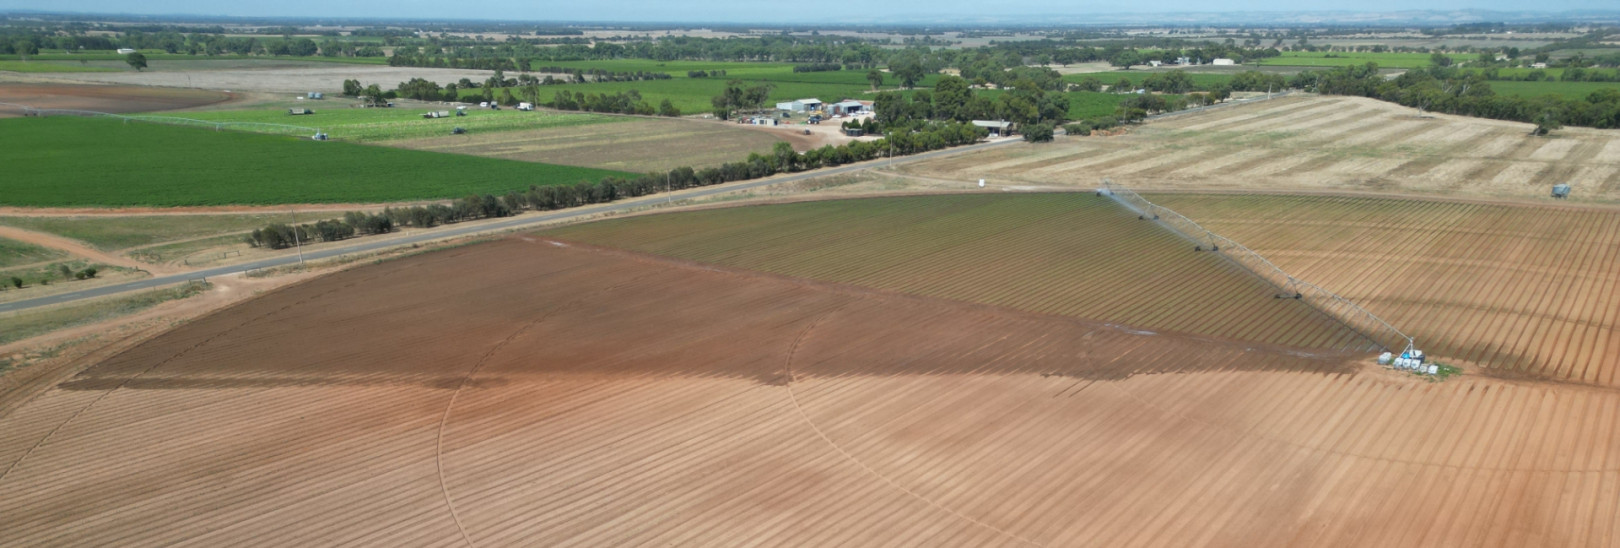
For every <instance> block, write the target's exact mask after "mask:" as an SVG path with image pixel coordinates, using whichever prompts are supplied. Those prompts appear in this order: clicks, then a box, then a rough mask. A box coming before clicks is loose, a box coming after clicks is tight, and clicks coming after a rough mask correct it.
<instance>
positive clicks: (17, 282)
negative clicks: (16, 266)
mask: <svg viewBox="0 0 1620 548" xmlns="http://www.w3.org/2000/svg"><path fill="white" fill-rule="evenodd" d="M11 285H12V286H13V287H16V288H17V289H22V286H23V282H22V278H18V277H16V276H12V277H11Z"/></svg>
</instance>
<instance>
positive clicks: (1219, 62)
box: [1209, 57, 1237, 66]
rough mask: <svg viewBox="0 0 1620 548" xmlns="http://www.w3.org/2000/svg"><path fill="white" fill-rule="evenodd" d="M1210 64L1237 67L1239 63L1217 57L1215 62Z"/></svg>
mask: <svg viewBox="0 0 1620 548" xmlns="http://www.w3.org/2000/svg"><path fill="white" fill-rule="evenodd" d="M1209 64H1211V65H1219V66H1229V65H1236V64H1237V61H1233V60H1231V59H1227V58H1225V57H1217V58H1215V59H1214V60H1212V61H1210V62H1209Z"/></svg>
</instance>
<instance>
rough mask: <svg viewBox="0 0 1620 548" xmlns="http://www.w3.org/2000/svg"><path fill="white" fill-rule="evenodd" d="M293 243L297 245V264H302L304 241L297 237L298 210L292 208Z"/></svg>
mask: <svg viewBox="0 0 1620 548" xmlns="http://www.w3.org/2000/svg"><path fill="white" fill-rule="evenodd" d="M292 220H293V224H292V233H293V245H296V246H297V247H298V266H304V242H303V240H302V239H301V238H299V237H298V210H296V209H294V210H292Z"/></svg>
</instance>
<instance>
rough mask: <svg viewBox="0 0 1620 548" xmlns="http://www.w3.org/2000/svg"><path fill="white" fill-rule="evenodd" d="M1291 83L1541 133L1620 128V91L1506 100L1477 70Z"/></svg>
mask: <svg viewBox="0 0 1620 548" xmlns="http://www.w3.org/2000/svg"><path fill="white" fill-rule="evenodd" d="M1289 85H1290V86H1291V87H1293V88H1296V89H1303V90H1309V91H1315V92H1318V93H1325V94H1331V95H1357V96H1362V97H1371V98H1374V99H1381V100H1384V101H1389V102H1392V103H1398V104H1401V105H1405V106H1409V107H1413V108H1416V109H1418V110H1421V111H1434V112H1443V113H1447V114H1460V115H1464V116H1476V117H1480V118H1492V119H1497V120H1511V121H1516V122H1529V123H1533V124H1537V126H1538V127H1537V130H1536V132H1537V133H1545V132H1547V131H1550V130H1552V129H1557V128H1558V127H1561V126H1564V125H1574V126H1588V127H1595V128H1602V129H1610V128H1620V89H1600V90H1597V91H1594V92H1592V93H1590V94H1588V95H1587V96H1586V97H1584V98H1581V99H1566V98H1564V97H1560V96H1557V95H1544V96H1540V97H1522V96H1518V95H1506V96H1504V95H1497V94H1496V93H1495V92H1493V91H1492V90H1491V87H1490V83H1489V81H1487V80H1486V79H1485V76H1484V75H1483V74H1480V73H1478V72H1470V71H1460V70H1456V69H1453V68H1449V67H1431V68H1430V69H1429V70H1409V71H1406V72H1405V73H1403V74H1401V75H1400V76H1398V77H1396V78H1393V79H1385V78H1384V77H1383V76H1382V75H1381V74H1379V72H1378V64H1377V63H1367V64H1365V65H1353V66H1347V67H1339V68H1335V69H1332V70H1327V71H1310V72H1301V73H1299V74H1297V75H1295V76H1294V77H1293V78H1291V79H1290V80H1289Z"/></svg>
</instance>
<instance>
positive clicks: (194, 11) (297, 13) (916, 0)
mask: <svg viewBox="0 0 1620 548" xmlns="http://www.w3.org/2000/svg"><path fill="white" fill-rule="evenodd" d="M446 6H447V4H445V3H444V2H438V1H425V0H400V1H389V2H382V1H376V0H363V1H358V2H341V3H333V2H324V1H316V0H288V1H285V2H280V3H275V4H257V3H256V4H222V3H219V2H211V1H201V0H176V1H169V2H141V3H130V2H116V1H109V0H64V1H59V2H56V3H53V4H52V5H51V6H50V7H49V8H48V9H42V8H41V7H40V5H39V4H37V3H23V2H12V1H4V0H0V11H19V12H41V13H82V14H97V15H132V16H175V17H179V16H184V17H249V18H289V19H295V18H344V19H381V20H390V19H391V20H401V19H423V20H451V19H455V20H509V21H537V22H538V21H549V22H616V23H705V22H710V23H756V24H788V25H791V24H796V23H797V24H827V23H841V24H850V25H861V24H870V25H883V24H904V23H911V22H927V23H942V22H957V23H964V24H971V23H974V22H996V23H1017V22H1020V21H1021V20H1022V23H1026V24H1038V23H1053V24H1074V23H1082V22H1084V21H1081V20H1080V19H1084V18H1087V17H1095V18H1098V19H1102V20H1110V19H1132V18H1136V17H1141V16H1162V17H1166V18H1170V19H1186V18H1189V17H1190V16H1194V15H1221V14H1224V15H1246V16H1250V17H1251V18H1253V20H1255V21H1257V22H1260V21H1268V20H1275V19H1300V18H1302V17H1303V18H1304V19H1306V20H1308V19H1310V18H1311V16H1312V15H1316V16H1320V18H1321V19H1323V20H1326V21H1332V20H1336V19H1334V17H1332V16H1334V15H1338V16H1345V15H1352V14H1353V15H1357V16H1358V17H1351V18H1347V19H1338V20H1356V21H1366V20H1368V19H1369V18H1368V17H1365V16H1367V15H1379V14H1383V15H1386V16H1388V18H1390V19H1395V20H1398V19H1400V18H1401V16H1403V15H1410V14H1413V13H1417V12H1442V13H1443V12H1457V11H1465V10H1483V11H1495V12H1504V13H1512V14H1546V15H1557V14H1560V13H1565V12H1572V11H1604V12H1613V11H1615V10H1616V6H1615V5H1614V3H1613V2H1612V1H1611V0H1551V1H1548V2H1541V3H1537V4H1536V5H1535V8H1534V9H1528V8H1526V6H1525V5H1524V4H1523V3H1518V2H1511V1H1506V0H1469V1H1449V0H1438V1H1435V0H1430V1H1419V2H1403V1H1397V0H1369V1H1367V2H1363V3H1359V4H1356V5H1354V6H1353V7H1352V6H1347V5H1346V4H1344V3H1340V2H1324V1H1320V0H1307V1H1305V2H1285V1H1281V0H1234V1H1230V2H1223V3H1219V4H1211V3H1208V2H1195V1H1191V0H1141V1H1132V2H1123V1H1119V2H1113V1H1094V2H1084V3H1074V2H1063V1H1059V0H1028V1H1025V2H1020V3H1019V4H1018V5H1016V6H1005V5H1002V6H995V7H994V8H990V7H988V5H987V4H985V3H984V2H978V1H968V0H935V1H928V2H923V1H920V0H899V1H894V2H885V3H881V4H858V5H857V4H827V5H820V6H815V7H811V8H805V6H806V4H804V3H803V2H786V1H782V0H719V1H713V2H660V1H654V0H623V1H620V2H615V3H613V4H611V5H602V4H575V3H567V4H560V3H559V4H552V3H546V2H539V3H537V2H522V1H517V0H492V1H490V2H484V3H481V4H478V6H479V7H477V8H467V7H463V6H461V5H453V4H452V5H450V6H451V7H448V8H447V7H446ZM844 6H854V7H853V8H850V9H848V10H843V11H840V9H841V8H842V7H844ZM632 14H633V15H632ZM1422 19H1425V20H1433V19H1435V17H1423V18H1422ZM1232 20H1233V19H1232V18H1231V17H1223V18H1221V19H1220V22H1223V23H1225V22H1231V21H1232ZM1459 20H1460V21H1461V20H1466V18H1463V19H1459ZM1099 22H1102V21H1099ZM1184 22H1185V21H1184ZM1195 22H1196V21H1194V22H1193V23H1195Z"/></svg>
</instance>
